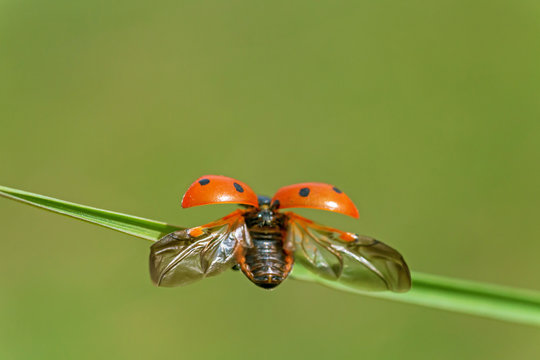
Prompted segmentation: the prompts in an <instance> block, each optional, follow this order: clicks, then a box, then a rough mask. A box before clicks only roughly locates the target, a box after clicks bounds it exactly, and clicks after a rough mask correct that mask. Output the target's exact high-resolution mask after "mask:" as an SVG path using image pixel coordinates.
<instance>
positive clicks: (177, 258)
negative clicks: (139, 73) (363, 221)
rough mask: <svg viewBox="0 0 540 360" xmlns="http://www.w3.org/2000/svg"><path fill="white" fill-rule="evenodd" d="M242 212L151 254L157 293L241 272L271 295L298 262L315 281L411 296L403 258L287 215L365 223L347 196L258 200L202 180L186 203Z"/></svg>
mask: <svg viewBox="0 0 540 360" xmlns="http://www.w3.org/2000/svg"><path fill="white" fill-rule="evenodd" d="M223 203H232V204H240V205H241V206H242V207H243V208H242V209H237V210H235V211H233V212H232V213H230V214H229V215H227V216H225V217H224V218H222V219H220V220H217V221H214V222H211V223H208V224H206V225H202V226H197V227H194V228H190V229H183V230H178V231H175V232H173V233H170V234H168V235H166V236H164V237H163V238H161V239H160V240H159V241H157V242H156V243H154V244H153V245H152V247H151V249H150V276H151V278H152V281H153V282H154V284H155V285H157V286H167V287H171V286H179V285H186V284H189V283H191V282H194V281H196V280H200V279H203V278H205V277H208V276H214V275H218V274H220V273H221V272H223V271H225V270H227V269H230V268H234V269H237V270H238V269H239V270H241V271H242V272H243V273H244V275H245V276H246V277H247V278H248V279H249V280H251V281H252V282H253V283H254V284H255V285H257V286H260V287H262V288H264V289H272V288H275V287H276V286H278V285H279V284H281V283H282V282H283V281H284V280H285V279H286V278H287V276H288V275H289V274H290V272H291V270H292V268H293V265H294V263H295V262H298V263H301V264H302V265H303V266H304V267H305V268H306V269H308V270H309V271H311V272H313V273H315V274H316V275H318V276H320V277H322V278H325V279H330V280H335V281H338V282H343V283H346V284H350V285H353V286H355V287H357V288H359V289H362V290H372V291H378V290H391V291H396V292H404V291H407V290H409V289H410V287H411V276H410V272H409V269H408V267H407V264H406V263H405V261H404V260H403V257H402V256H401V255H400V254H399V253H398V252H397V251H396V250H394V249H392V248H391V247H389V246H387V245H385V244H383V243H381V242H379V241H377V240H375V239H373V238H370V237H367V236H361V235H357V234H354V233H349V232H344V231H341V230H337V229H333V228H330V227H326V226H323V225H320V224H317V223H315V222H313V221H311V220H309V219H306V218H304V217H302V216H299V215H297V214H295V213H293V212H282V211H281V210H282V209H288V208H313V209H321V210H328V211H333V212H337V213H341V214H345V215H348V216H352V217H354V218H358V217H359V215H358V210H357V209H356V206H355V205H354V203H353V202H352V201H351V199H350V198H349V197H348V196H347V195H345V193H343V192H342V191H341V190H340V189H338V188H337V187H335V186H333V185H329V184H323V183H301V184H295V185H289V186H285V187H282V188H281V189H279V190H278V191H277V192H276V193H275V195H274V196H273V197H272V198H269V197H267V196H261V195H259V196H257V195H256V194H255V192H254V191H253V190H252V189H251V188H250V187H249V186H248V185H246V184H245V183H243V182H241V181H238V180H235V179H232V178H229V177H226V176H219V175H206V176H202V177H200V178H199V179H197V181H195V182H194V183H193V184H192V185H191V186H190V187H189V188H188V190H187V192H186V193H185V194H184V196H183V198H182V207H183V208H189V207H193V206H199V205H208V204H223Z"/></svg>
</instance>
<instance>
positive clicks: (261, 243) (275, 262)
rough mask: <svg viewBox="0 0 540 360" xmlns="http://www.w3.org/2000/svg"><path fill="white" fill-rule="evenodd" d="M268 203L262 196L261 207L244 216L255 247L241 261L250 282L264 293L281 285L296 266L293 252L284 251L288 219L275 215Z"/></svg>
mask: <svg viewBox="0 0 540 360" xmlns="http://www.w3.org/2000/svg"><path fill="white" fill-rule="evenodd" d="M261 200H262V201H261ZM268 200H269V199H268V198H266V197H262V196H259V207H258V208H252V209H251V210H248V211H247V212H246V213H244V220H245V222H246V226H247V229H248V231H249V235H250V236H251V241H252V242H253V246H252V247H250V248H246V249H245V250H244V251H243V253H242V254H241V255H240V256H239V259H238V265H239V267H240V269H241V270H242V272H243V273H244V274H245V275H246V276H247V277H248V279H250V280H251V281H252V282H253V283H254V284H255V285H257V286H260V287H262V288H265V289H271V288H274V287H276V286H277V285H279V284H281V282H282V281H283V280H285V279H286V278H287V276H288V275H289V273H290V272H291V269H292V266H293V262H294V258H293V254H292V251H291V250H290V249H286V248H285V247H284V234H285V232H286V221H287V219H286V216H285V215H283V214H281V213H278V212H274V211H273V209H272V208H271V205H270V204H269V201H268Z"/></svg>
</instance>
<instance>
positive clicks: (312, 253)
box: [286, 213, 411, 292]
mask: <svg viewBox="0 0 540 360" xmlns="http://www.w3.org/2000/svg"><path fill="white" fill-rule="evenodd" d="M287 215H288V218H289V220H288V233H287V240H286V241H287V246H290V247H292V248H293V249H294V257H295V263H297V264H298V263H300V264H302V265H303V266H304V267H305V268H307V269H308V270H310V271H311V272H313V273H315V274H317V275H319V276H321V277H323V278H325V279H329V280H335V281H338V282H342V283H345V284H348V285H351V286H354V287H356V288H358V289H360V290H367V291H381V290H391V291H396V292H404V291H407V290H409V289H410V287H411V275H410V272H409V268H408V267H407V264H406V263H405V260H403V257H402V256H401V254H400V253H398V252H397V251H396V250H394V249H392V248H391V247H389V246H388V245H385V244H383V243H382V242H380V241H378V240H376V239H373V238H370V237H367V236H361V235H357V234H353V233H348V232H344V231H340V230H337V229H333V228H329V227H326V226H322V225H319V224H317V223H314V222H313V221H311V220H309V219H306V218H303V217H301V216H299V215H296V214H294V213H287Z"/></svg>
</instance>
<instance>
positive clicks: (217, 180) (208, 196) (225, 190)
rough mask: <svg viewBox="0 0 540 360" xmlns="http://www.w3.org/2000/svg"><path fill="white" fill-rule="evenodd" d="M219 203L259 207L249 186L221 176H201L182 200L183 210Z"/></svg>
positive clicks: (255, 196)
mask: <svg viewBox="0 0 540 360" xmlns="http://www.w3.org/2000/svg"><path fill="white" fill-rule="evenodd" d="M218 203H220V204H222V203H229V204H246V205H251V206H255V207H257V206H259V202H258V201H257V195H256V194H255V192H254V191H253V190H251V188H250V187H249V186H247V185H246V184H245V183H243V182H241V181H238V180H235V179H233V178H230V177H227V176H221V175H205V176H201V177H200V178H198V179H197V180H196V181H195V182H194V183H193V184H191V186H190V187H189V188H188V190H187V191H186V193H185V194H184V197H183V198H182V207H183V208H189V207H192V206H199V205H208V204H218Z"/></svg>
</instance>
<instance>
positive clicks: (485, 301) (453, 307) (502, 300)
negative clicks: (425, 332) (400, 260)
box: [292, 265, 540, 327]
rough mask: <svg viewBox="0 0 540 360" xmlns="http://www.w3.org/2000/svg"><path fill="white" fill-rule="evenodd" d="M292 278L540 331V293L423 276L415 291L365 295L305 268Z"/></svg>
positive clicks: (416, 274)
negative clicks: (524, 325)
mask: <svg viewBox="0 0 540 360" xmlns="http://www.w3.org/2000/svg"><path fill="white" fill-rule="evenodd" d="M292 276H293V277H294V278H296V279H298V280H305V281H313V282H317V283H320V284H322V285H325V286H328V287H331V288H333V289H338V290H343V291H348V292H353V293H356V294H362V295H366V296H370V297H376V298H381V299H387V300H395V301H400V302H405V303H409V304H415V305H421V306H427V307H431V308H435V309H441V310H447V311H454V312H458V313H463V314H469V315H475V316H482V317H487V318H492V319H498V320H503V321H509V322H514V323H521V324H528V325H535V326H539V327H540V293H539V292H536V291H530V290H522V289H515V288H510V287H505V286H498V285H492V284H485V283H479V282H474V281H468V280H461V279H453V278H448V277H443V276H438V275H431V274H424V273H419V272H413V273H412V280H413V284H412V288H411V290H410V291H409V292H406V293H393V292H365V291H361V290H358V289H355V288H353V287H350V286H347V285H343V284H340V283H337V282H335V281H329V280H325V279H321V278H317V277H314V276H313V275H312V274H310V273H309V271H307V270H306V269H305V268H302V267H298V266H296V265H295V267H294V270H293V274H292Z"/></svg>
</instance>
